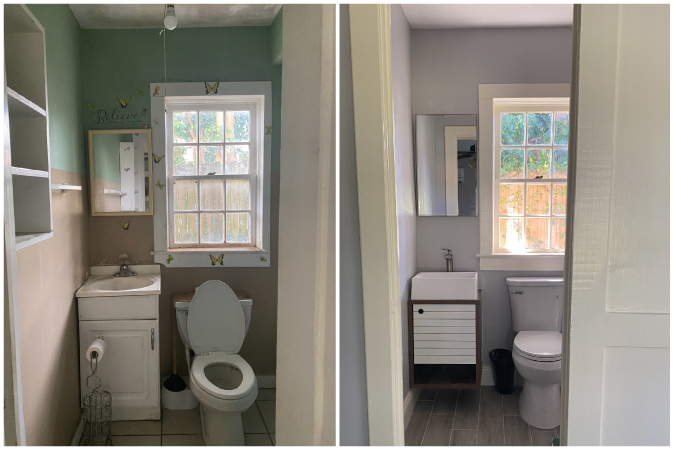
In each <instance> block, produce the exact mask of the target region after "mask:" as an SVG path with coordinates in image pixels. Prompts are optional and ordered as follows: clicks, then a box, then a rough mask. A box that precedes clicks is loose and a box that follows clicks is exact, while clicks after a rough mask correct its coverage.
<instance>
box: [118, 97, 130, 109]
mask: <svg viewBox="0 0 674 450" xmlns="http://www.w3.org/2000/svg"><path fill="white" fill-rule="evenodd" d="M117 101H118V102H119V104H120V105H122V108H126V105H128V104H129V102H130V101H131V97H129V99H128V100H127V101H124V100H122V99H121V98H117Z"/></svg>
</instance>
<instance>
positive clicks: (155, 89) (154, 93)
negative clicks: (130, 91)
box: [152, 86, 159, 97]
mask: <svg viewBox="0 0 674 450" xmlns="http://www.w3.org/2000/svg"><path fill="white" fill-rule="evenodd" d="M156 95H159V86H155V87H154V92H153V93H152V96H153V97H154V96H156Z"/></svg>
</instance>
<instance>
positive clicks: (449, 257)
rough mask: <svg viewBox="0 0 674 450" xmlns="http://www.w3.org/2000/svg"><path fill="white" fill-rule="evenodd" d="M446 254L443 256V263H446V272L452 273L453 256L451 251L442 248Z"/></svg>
mask: <svg viewBox="0 0 674 450" xmlns="http://www.w3.org/2000/svg"><path fill="white" fill-rule="evenodd" d="M443 250H444V251H446V252H447V254H446V255H445V262H446V263H447V272H454V256H453V255H452V251H451V250H450V249H448V248H443Z"/></svg>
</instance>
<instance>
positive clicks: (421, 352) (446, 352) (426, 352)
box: [414, 348, 475, 356]
mask: <svg viewBox="0 0 674 450" xmlns="http://www.w3.org/2000/svg"><path fill="white" fill-rule="evenodd" d="M414 355H415V356H417V355H418V356H475V349H474V348H415V349H414Z"/></svg>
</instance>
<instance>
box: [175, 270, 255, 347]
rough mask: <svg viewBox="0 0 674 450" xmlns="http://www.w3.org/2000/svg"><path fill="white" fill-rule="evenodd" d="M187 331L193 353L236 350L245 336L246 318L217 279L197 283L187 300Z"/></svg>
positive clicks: (232, 297)
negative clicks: (191, 296)
mask: <svg viewBox="0 0 674 450" xmlns="http://www.w3.org/2000/svg"><path fill="white" fill-rule="evenodd" d="M187 331H188V333H189V336H190V343H191V344H192V349H193V350H194V352H195V353H196V354H197V355H201V354H204V353H210V352H229V353H238V351H239V350H240V349H241V344H243V339H244V337H245V335H246V319H245V317H244V315H243V308H242V307H241V304H240V303H239V299H238V298H237V296H236V294H235V293H234V291H233V290H232V289H231V288H230V287H229V286H227V285H226V284H225V283H223V282H222V281H217V280H211V281H207V282H205V283H204V284H202V285H201V286H199V287H198V288H197V290H196V292H195V294H194V297H193V298H192V302H191V303H190V309H189V314H188V315H187Z"/></svg>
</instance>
